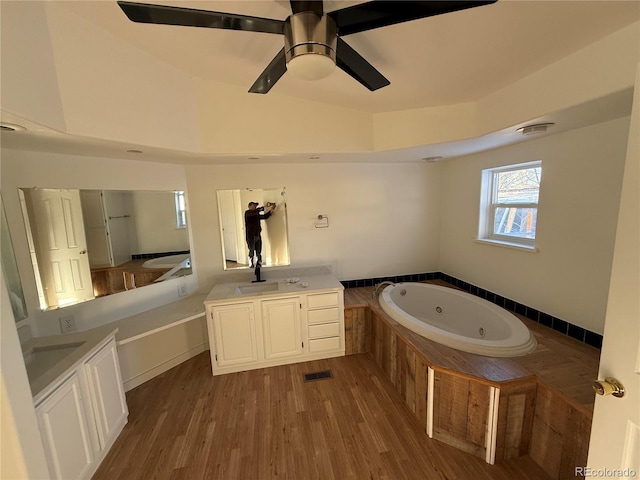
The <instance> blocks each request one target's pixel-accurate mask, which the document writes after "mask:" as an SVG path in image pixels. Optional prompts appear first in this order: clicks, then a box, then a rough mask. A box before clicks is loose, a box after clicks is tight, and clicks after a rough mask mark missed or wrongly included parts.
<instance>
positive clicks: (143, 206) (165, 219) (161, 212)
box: [131, 191, 189, 253]
mask: <svg viewBox="0 0 640 480" xmlns="http://www.w3.org/2000/svg"><path fill="white" fill-rule="evenodd" d="M131 211H132V214H133V216H134V218H135V226H136V232H135V238H136V242H135V245H134V246H133V247H132V252H133V253H160V252H177V251H182V250H189V232H188V230H187V229H186V228H177V226H176V214H175V211H176V203H175V197H174V195H173V193H172V192H166V191H164V192H158V191H156V192H145V191H136V192H133V194H132V196H131Z"/></svg>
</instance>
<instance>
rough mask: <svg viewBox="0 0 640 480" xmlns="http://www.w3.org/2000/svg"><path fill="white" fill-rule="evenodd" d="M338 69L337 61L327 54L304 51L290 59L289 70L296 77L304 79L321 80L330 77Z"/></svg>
mask: <svg viewBox="0 0 640 480" xmlns="http://www.w3.org/2000/svg"><path fill="white" fill-rule="evenodd" d="M335 69H336V62H334V61H333V60H332V59H331V58H329V57H327V56H326V55H322V54H318V53H303V54H301V55H297V56H295V57H293V58H292V59H291V60H289V63H288V64H287V70H288V71H289V72H291V74H292V75H293V76H294V77H297V78H301V79H303V80H320V79H321V78H325V77H328V76H329V75H330V74H331V73H332V72H333V71H334V70H335Z"/></svg>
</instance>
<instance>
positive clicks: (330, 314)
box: [307, 307, 340, 323]
mask: <svg viewBox="0 0 640 480" xmlns="http://www.w3.org/2000/svg"><path fill="white" fill-rule="evenodd" d="M339 320H340V309H339V308H337V307H336V308H323V309H322V310H309V311H308V312H307V322H309V323H328V322H337V321H339Z"/></svg>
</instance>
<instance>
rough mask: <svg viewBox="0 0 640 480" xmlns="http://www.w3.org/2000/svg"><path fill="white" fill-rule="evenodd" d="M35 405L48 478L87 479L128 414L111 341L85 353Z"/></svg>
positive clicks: (121, 427)
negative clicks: (48, 473) (49, 475)
mask: <svg viewBox="0 0 640 480" xmlns="http://www.w3.org/2000/svg"><path fill="white" fill-rule="evenodd" d="M35 407H36V417H37V419H38V425H39V427H40V434H41V436H42V443H43V445H44V450H45V454H46V456H47V462H48V465H49V471H50V473H51V477H52V478H58V479H63V480H68V479H82V478H90V477H91V475H93V473H94V472H95V471H96V469H97V468H98V466H99V465H100V462H101V461H102V460H103V459H104V457H105V455H106V454H107V452H108V451H109V449H110V448H111V446H112V445H113V442H114V441H115V439H116V438H117V436H118V435H119V434H120V432H121V431H122V429H123V428H124V426H125V424H126V423H127V417H128V415H129V410H128V408H127V403H126V398H125V394H124V388H123V385H122V378H121V376H120V365H119V362H118V355H117V352H116V342H115V338H114V337H113V336H111V337H110V338H109V339H108V340H107V341H106V342H102V343H101V344H100V345H98V346H96V348H95V349H93V350H91V351H90V352H88V353H87V355H86V356H85V357H84V358H83V359H82V360H81V361H80V362H79V363H78V365H77V366H76V367H74V368H73V370H71V371H70V372H69V373H68V374H67V375H66V376H65V377H64V379H63V380H61V381H60V382H59V383H57V384H54V385H52V386H51V387H50V388H49V391H48V392H47V393H45V394H44V395H43V396H42V398H41V399H40V400H38V402H37V404H36V405H35Z"/></svg>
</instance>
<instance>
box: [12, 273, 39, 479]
mask: <svg viewBox="0 0 640 480" xmlns="http://www.w3.org/2000/svg"><path fill="white" fill-rule="evenodd" d="M0 296H1V299H0V323H1V325H0V367H1V369H2V376H1V379H0V380H1V383H0V389H1V391H0V410H1V412H0V439H2V441H0V478H2V479H7V480H9V479H23V478H37V479H43V480H44V479H47V478H49V471H48V468H47V463H46V459H45V455H44V448H43V446H42V442H41V441H40V432H39V430H38V424H37V420H36V414H35V410H34V408H33V398H32V396H31V390H30V388H29V381H28V380H27V370H26V368H25V366H24V363H23V362H22V351H21V349H20V341H19V340H18V333H17V330H16V327H15V323H14V319H13V312H12V311H11V303H10V302H9V295H8V293H7V289H6V286H5V282H4V275H3V274H2V272H0ZM27 452H28V454H27Z"/></svg>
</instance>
